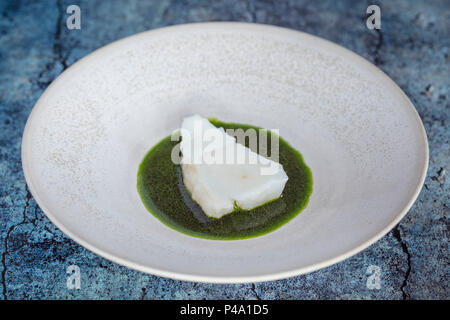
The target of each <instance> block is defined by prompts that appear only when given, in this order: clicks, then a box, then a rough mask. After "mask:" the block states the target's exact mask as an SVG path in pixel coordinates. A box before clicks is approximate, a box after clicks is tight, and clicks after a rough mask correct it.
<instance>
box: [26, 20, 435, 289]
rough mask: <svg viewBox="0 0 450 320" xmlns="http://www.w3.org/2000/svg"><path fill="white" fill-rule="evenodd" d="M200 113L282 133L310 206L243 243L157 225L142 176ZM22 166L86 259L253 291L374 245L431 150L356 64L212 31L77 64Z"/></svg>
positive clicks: (397, 102) (149, 35)
mask: <svg viewBox="0 0 450 320" xmlns="http://www.w3.org/2000/svg"><path fill="white" fill-rule="evenodd" d="M193 113H199V114H201V115H203V116H207V117H216V118H219V119H221V120H224V121H231V122H240V123H249V124H254V125H258V126H262V127H265V128H269V129H274V128H278V129H280V134H281V136H282V137H284V138H285V139H286V140H287V141H289V142H290V143H291V144H292V145H293V146H294V147H295V148H297V149H298V150H300V151H301V152H302V154H303V156H304V158H305V161H306V163H307V164H308V165H309V166H310V168H311V170H312V173H313V179H314V191H313V194H312V196H311V199H310V202H309V205H308V207H307V208H306V209H305V210H304V211H303V212H302V213H300V214H299V215H298V216H297V217H296V218H294V219H293V220H292V221H290V222H289V223H288V224H286V225H284V226H283V227H281V228H279V229H278V230H276V231H274V232H272V233H269V234H267V235H264V236H261V237H257V238H253V239H247V240H237V241H213V240H205V239H199V238H194V237H190V236H187V235H184V234H181V233H179V232H177V231H175V230H172V229H170V228H168V227H167V226H165V225H163V224H162V223H161V222H160V221H159V220H157V219H156V218H155V217H154V216H153V215H152V214H150V213H149V212H148V211H147V210H146V209H145V207H144V205H143V204H142V202H141V200H140V198H139V195H138V193H137V191H136V178H137V171H138V165H139V163H140V162H141V160H142V159H143V157H144V155H145V154H146V152H147V151H148V150H149V149H150V148H151V147H153V146H154V144H155V143H157V142H158V141H159V140H160V139H162V138H163V137H165V136H167V135H169V134H170V133H171V132H172V130H173V129H176V128H177V127H178V126H179V124H180V121H181V119H182V118H183V117H185V116H187V115H191V114H193ZM22 161H23V169H24V172H25V177H26V180H27V183H28V186H29V188H30V190H31V192H32V194H33V196H34V197H35V199H36V201H37V202H38V204H39V206H40V207H41V209H42V210H43V211H44V212H45V213H46V214H47V216H48V217H49V218H50V220H51V221H53V222H54V223H55V224H56V225H57V226H58V227H59V228H60V229H61V230H62V231H64V232H65V233H66V234H67V235H69V236H70V237H71V238H72V239H74V240H75V241H77V242H78V243H80V244H81V245H83V246H85V247H86V248H88V249H90V250H92V251H93V252H95V253H97V254H99V255H101V256H103V257H105V258H107V259H110V260H112V261H114V262H117V263H120V264H123V265H126V266H128V267H130V268H134V269H137V270H141V271H144V272H148V273H152V274H155V275H160V276H164V277H169V278H175V279H183V280H193V281H206V282H249V281H264V280H273V279H279V278H284V277H290V276H294V275H298V274H302V273H306V272H310V271H313V270H317V269H319V268H323V267H325V266H328V265H331V264H333V263H336V262H338V261H341V260H343V259H345V258H348V257H350V256H351V255H353V254H355V253H357V252H359V251H361V250H363V249H364V248H366V247H367V246H369V245H370V244H372V243H374V242H375V241H376V240H378V239H380V238H381V237H382V236H383V235H385V234H386V233H387V232H388V231H389V230H390V229H391V228H393V227H394V226H395V224H397V223H398V222H399V221H400V219H401V218H402V217H403V216H404V215H405V214H406V212H407V211H408V209H409V208H410V207H411V205H412V204H413V202H414V200H415V199H416V197H417V195H418V193H419V191H420V189H421V186H422V184H423V181H424V178H425V174H426V170H427V164H428V146H427V139H426V134H425V131H424V128H423V125H422V123H421V120H420V118H419V116H418V114H417V112H416V110H415V109H414V107H413V105H412V104H411V102H410V101H409V100H408V98H407V97H406V96H405V94H404V93H403V92H402V91H401V90H400V88H399V87H398V86H397V85H395V83H394V82H393V81H391V80H390V79H389V78H388V77H387V76H386V75H385V74H384V73H383V72H381V71H380V70H379V69H377V68H376V67H375V66H373V65H372V64H370V63H369V62H367V61H366V60H364V59H363V58H361V57H359V56H358V55H356V54H354V53H352V52H350V51H348V50H346V49H344V48H342V47H340V46H337V45H335V44H333V43H330V42H328V41H325V40H322V39H319V38H317V37H313V36H310V35H308V34H304V33H301V32H296V31H291V30H288V29H283V28H278V27H271V26H264V25H255V24H242V23H206V24H191V25H181V26H176V27H170V28H164V29H159V30H155V31H149V32H144V33H141V34H138V35H135V36H132V37H129V38H126V39H123V40H120V41H117V42H114V43H113V44H111V45H108V46H106V47H104V48H102V49H100V50H97V51H95V52H94V53H92V54H90V55H89V56H87V57H85V58H84V59H82V60H81V61H79V62H77V63H76V64H74V65H73V66H72V67H70V68H69V69H68V70H67V71H65V72H64V73H63V74H62V75H61V76H60V77H58V79H57V80H55V81H54V82H53V83H52V84H51V85H50V87H49V88H48V89H47V90H46V91H45V93H44V94H43V95H42V97H41V98H40V99H39V101H38V102H37V103H36V105H35V107H34V109H33V111H32V113H31V115H30V117H29V119H28V122H27V125H26V128H25V132H24V135H23V141H22Z"/></svg>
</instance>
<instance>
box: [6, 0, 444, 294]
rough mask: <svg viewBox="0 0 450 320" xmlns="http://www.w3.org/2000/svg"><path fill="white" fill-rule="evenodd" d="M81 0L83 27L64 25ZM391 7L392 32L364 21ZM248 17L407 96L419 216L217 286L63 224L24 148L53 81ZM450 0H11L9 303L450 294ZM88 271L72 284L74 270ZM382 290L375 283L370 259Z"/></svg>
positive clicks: (387, 20) (385, 22) (387, 16)
mask: <svg viewBox="0 0 450 320" xmlns="http://www.w3.org/2000/svg"><path fill="white" fill-rule="evenodd" d="M70 4H77V5H79V6H80V7H81V11H82V16H81V18H82V21H81V24H82V29H81V30H72V31H69V30H67V29H66V27H65V19H66V18H67V15H66V14H65V8H67V6H68V5H70ZM369 4H378V5H379V6H380V7H381V17H382V22H381V31H379V32H377V31H376V30H368V29H367V28H366V25H365V19H366V13H365V12H366V8H367V6H368V5H369ZM218 20H223V21H226V20H231V21H247V22H258V23H266V24H273V25H278V26H284V27H289V28H293V29H297V30H301V31H305V32H308V33H311V34H314V35H317V36H320V37H323V38H325V39H328V40H331V41H333V42H335V43H338V44H340V45H342V46H344V47H346V48H348V49H350V50H352V51H354V52H356V53H358V54H360V55H362V56H363V57H365V58H366V59H368V60H370V61H372V62H373V63H375V64H376V65H378V67H380V68H381V69H382V70H383V71H384V72H386V73H387V74H388V75H389V76H390V77H391V78H392V79H393V80H394V81H396V82H397V84H398V85H399V86H400V87H401V88H402V89H403V90H404V91H405V92H406V94H407V95H408V96H409V97H410V99H411V101H412V102H413V103H414V105H415V107H416V108H417V110H418V112H419V114H420V116H421V118H422V120H423V122H424V125H425V128H426V131H427V134H428V139H429V146H430V168H429V171H428V175H427V178H426V181H425V186H424V188H423V190H422V192H421V193H420V196H419V198H418V200H417V201H416V203H415V204H414V206H413V207H412V209H411V210H410V212H409V213H408V215H407V216H406V217H405V218H404V219H403V220H402V221H401V222H400V224H399V225H398V226H397V227H396V228H395V229H394V230H393V231H392V232H390V233H389V234H387V235H386V236H385V237H383V238H382V239H381V240H380V241H378V242H377V243H375V244H374V245H372V246H371V247H369V248H368V249H366V250H364V251H363V252H361V253H359V254H357V255H355V256H353V257H352V258H350V259H347V260H346V261H343V262H341V263H339V264H336V265H333V266H331V267H328V268H326V269H322V270H320V271H317V272H313V273H310V274H307V275H303V276H298V277H294V278H291V279H285V280H280V281H273V282H265V283H256V284H239V285H215V284H202V283H193V282H183V281H175V280H170V279H165V278H160V277H156V276H152V275H147V274H143V273H140V272H137V271H133V270H130V269H128V268H126V267H122V266H119V265H117V264H115V263H112V262H109V261H107V260H105V259H103V258H101V257H99V256H97V255H95V254H93V253H91V252H90V251H88V250H87V249H84V248H83V247H81V246H79V245H78V244H76V243H75V242H74V241H72V240H71V239H69V238H68V237H67V236H65V235H64V234H63V233H62V232H61V231H60V230H59V229H58V228H56V227H55V226H54V225H53V224H52V223H51V222H50V221H49V220H48V219H47V217H46V216H45V214H44V213H43V212H42V211H41V210H40V209H39V207H38V205H37V204H36V202H35V200H34V199H33V198H32V197H31V195H30V193H29V192H28V190H27V187H26V184H25V180H24V177H23V173H22V167H21V158H20V145H21V137H22V132H23V128H24V125H25V122H26V119H27V117H28V115H29V113H30V111H31V108H32V107H33V105H34V103H35V102H36V100H37V99H38V98H39V96H40V95H41V94H42V92H43V91H44V90H45V88H46V87H47V86H48V84H49V83H50V82H51V81H52V80H53V79H54V78H55V77H56V76H58V75H59V74H60V73H61V72H63V71H64V70H65V69H66V68H67V67H68V66H70V65H71V64H73V63H74V62H75V61H77V60H79V59H80V58H82V57H83V56H85V55H87V54H89V53H90V52H92V51H93V50H95V49H97V48H99V47H102V46H104V45H106V44H108V43H110V42H111V41H114V40H117V39H120V38H123V37H126V36H129V35H131V34H134V33H136V32H141V31H145V30H149V29H153V28H157V27H163V26H167V25H173V24H180V23H187V22H200V21H218ZM449 30H450V2H448V1H447V0H441V1H438V0H437V1H407V0H398V1H387V0H386V1H370V3H369V2H367V1H358V2H355V1H350V0H347V1H332V0H330V1H314V2H312V1H294V0H291V1H288V0H278V1H274V2H271V1H239V0H231V1H217V0H216V1H207V0H204V1H193V0H186V1H167V0H165V1H119V0H115V1H87V0H86V1H76V0H70V1H66V0H61V1H58V0H53V1H50V0H41V1H19V0H11V1H8V0H6V1H5V0H3V1H0V179H1V183H0V226H1V228H0V253H1V266H0V268H1V269H0V270H1V278H0V281H1V284H0V285H1V291H0V299H82V298H84V299H99V298H100V299H111V298H112V299H183V298H185V299H449V297H450V296H449V282H448V275H449V259H448V230H449V224H448V213H449V194H450V193H449V191H450V188H449V180H450V179H449V178H448V171H449V170H450V167H449V158H450V146H449V138H450V129H449V115H450V108H449V99H450V96H449V85H450V83H449V74H450V72H449V71H450V70H449V65H450V63H449V62H450V61H449V45H450V38H449V37H448V32H449ZM71 264H76V265H78V266H79V267H80V268H81V289H80V290H68V289H67V287H66V280H67V276H68V275H67V274H66V268H67V267H68V266H69V265H71ZM370 265H376V266H378V267H379V268H380V272H381V289H379V290H370V289H368V288H367V286H366V282H367V280H368V277H369V276H368V275H367V274H366V271H367V268H368V267H369V266H370Z"/></svg>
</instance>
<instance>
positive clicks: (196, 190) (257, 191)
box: [180, 115, 288, 218]
mask: <svg viewBox="0 0 450 320" xmlns="http://www.w3.org/2000/svg"><path fill="white" fill-rule="evenodd" d="M181 137H182V141H181V143H180V150H181V152H182V155H183V156H182V159H181V168H182V172H183V181H184V184H185V186H186V188H187V190H188V191H189V192H190V194H191V196H192V199H193V200H194V201H195V202H197V203H198V204H199V205H200V207H201V208H202V210H203V211H204V212H205V214H206V215H208V216H210V217H213V218H220V217H222V216H224V215H225V214H228V213H230V212H232V211H233V210H234V209H235V205H237V206H238V207H239V208H241V209H244V210H250V209H253V208H255V207H258V206H260V205H263V204H264V203H266V202H268V201H271V200H274V199H277V198H279V197H280V195H281V193H282V192H283V189H284V186H285V185H286V182H287V180H288V177H287V175H286V172H285V171H284V169H283V166H282V165H281V164H279V163H278V162H275V161H272V160H269V159H267V158H264V157H262V156H260V155H259V154H257V153H255V152H253V151H251V150H250V149H249V148H247V147H245V146H244V145H241V144H239V143H237V142H236V139H235V138H234V137H232V136H230V135H228V134H227V133H225V131H224V130H223V128H216V127H215V126H214V125H212V124H211V123H210V122H209V121H208V120H207V119H205V118H202V117H200V116H198V115H195V116H191V117H187V118H185V119H184V120H183V123H182V126H181ZM229 155H232V156H234V157H232V158H230V159H231V160H233V159H235V158H236V157H241V159H247V161H245V163H242V162H240V163H236V161H233V163H229V162H230V161H228V162H227V161H226V160H227V157H228V156H229ZM249 159H252V160H253V162H250V160H249ZM224 162H225V163H224ZM269 166H270V167H271V168H272V169H276V170H272V171H271V173H272V174H267V173H266V174H263V172H264V170H263V168H268V167H269Z"/></svg>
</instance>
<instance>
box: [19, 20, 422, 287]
mask: <svg viewBox="0 0 450 320" xmlns="http://www.w3.org/2000/svg"><path fill="white" fill-rule="evenodd" d="M205 27H209V28H222V29H223V28H228V29H230V28H234V29H240V28H241V29H242V28H243V29H247V30H246V31H252V30H254V31H255V32H258V31H259V32H261V31H264V30H266V31H271V32H275V33H284V34H286V35H287V34H288V33H292V35H293V36H298V37H307V38H310V39H311V40H315V41H318V42H321V43H322V44H325V45H327V46H331V47H333V49H337V50H338V51H340V52H342V53H343V54H345V55H347V56H351V57H353V58H354V59H355V60H357V62H359V63H364V64H368V65H370V67H371V68H372V69H373V72H377V73H378V74H379V75H381V76H383V78H385V80H386V82H387V83H388V84H389V85H390V86H392V87H393V89H395V90H396V91H398V92H399V93H400V94H401V96H402V97H403V98H404V99H405V101H406V104H407V105H408V106H409V109H411V110H410V111H412V113H413V114H414V116H415V118H416V121H417V123H418V126H419V130H420V133H421V138H422V140H423V141H422V142H423V144H424V151H425V152H424V154H423V155H422V156H423V159H422V160H423V163H424V164H423V167H422V172H421V174H420V179H419V181H418V184H417V185H416V187H415V190H414V192H413V194H412V196H411V198H410V199H409V201H408V202H407V203H406V205H405V206H404V207H403V209H402V210H400V211H399V213H398V214H397V215H396V217H395V218H394V219H393V220H392V221H391V222H390V223H389V224H388V225H387V226H385V227H384V228H383V229H382V230H380V231H379V232H378V233H376V234H375V235H374V236H372V237H371V238H370V239H368V240H366V241H365V242H363V243H361V244H360V245H358V246H356V247H355V248H353V249H350V250H347V251H346V252H344V253H341V254H339V255H337V256H335V257H334V258H331V259H326V260H324V261H321V262H317V263H315V264H312V265H309V266H305V267H299V268H293V269H289V270H283V271H279V272H269V273H264V274H258V275H251V276H209V275H200V274H192V273H182V272H174V271H167V270H163V269H160V268H154V267H149V266H146V265H142V264H140V263H137V262H133V261H131V260H128V259H124V258H122V257H120V256H118V255H115V254H113V253H110V252H108V251H106V250H103V249H101V248H99V247H98V246H94V245H92V244H90V243H88V242H87V241H85V240H84V239H82V238H81V237H79V236H78V235H76V234H75V233H73V232H71V231H70V229H69V227H66V226H65V225H64V224H63V223H61V222H59V220H58V219H57V218H56V216H55V215H53V214H52V212H51V211H50V210H49V209H48V208H47V207H46V206H45V204H44V202H43V201H42V200H41V198H40V197H39V193H38V191H37V188H36V187H35V186H34V184H33V181H32V179H31V174H30V169H29V168H28V164H27V152H28V151H27V150H28V140H29V138H28V136H29V134H28V132H29V130H30V126H31V124H32V123H33V119H34V118H35V117H36V114H37V113H38V112H39V107H40V106H41V104H42V101H43V100H44V98H45V96H46V95H47V94H48V92H50V91H51V90H50V89H51V88H52V87H53V86H54V85H55V83H57V82H61V81H62V79H64V77H66V76H67V74H68V72H67V71H68V70H72V71H73V70H75V69H76V68H79V67H80V66H81V65H82V64H83V63H84V62H85V61H86V60H88V59H91V58H92V57H94V56H97V55H99V54H101V53H103V52H105V51H106V50H111V48H113V47H114V46H117V45H120V44H122V43H123V42H125V41H130V40H131V39H133V38H135V37H140V36H144V35H147V34H151V35H154V34H156V33H163V32H171V31H179V30H182V29H191V30H193V29H194V30H195V29H199V28H205ZM21 161H22V169H23V173H24V177H25V181H26V184H27V186H28V190H29V191H30V193H31V195H32V196H33V197H34V199H35V200H36V203H37V205H39V207H40V209H41V210H42V211H43V212H44V213H45V214H46V216H47V217H48V218H49V219H50V221H51V222H52V223H53V224H55V225H56V226H57V227H58V228H59V229H60V230H61V231H62V232H63V233H64V234H66V235H67V236H68V237H69V238H71V239H72V240H74V241H75V242H77V243H78V244H79V245H81V246H83V247H85V248H86V249H88V250H89V251H91V252H93V253H95V254H97V255H99V256H101V257H103V258H105V259H107V260H110V261H112V262H115V263H118V264H120V265H123V266H125V267H128V268H131V269H134V270H138V271H141V272H144V273H148V274H153V275H156V276H161V277H166V278H171V279H175V280H183V281H193V282H203V283H222V284H225V283H230V284H231V283H250V282H263V281H273V280H280V279H285V278H290V277H294V276H298V275H302V274H306V273H310V272H313V271H317V270H319V269H322V268H326V267H328V266H331V265H333V264H336V263H339V262H341V261H343V260H345V259H348V258H350V257H351V256H353V255H355V254H357V253H359V252H361V251H363V250H364V249H366V248H367V247H369V246H371V245H372V244H373V243H375V242H377V241H378V240H380V239H381V238H382V237H384V236H385V235H386V234H387V233H388V232H389V231H391V230H392V229H393V228H394V227H395V226H396V225H397V224H398V223H399V222H400V221H401V220H402V219H403V217H404V216H405V215H406V214H407V213H408V211H409V209H410V208H411V207H412V205H413V204H414V202H415V201H416V199H417V197H418V196H419V194H420V191H421V190H422V188H423V184H424V182H425V178H426V175H427V171H428V166H429V145H428V139H427V134H426V131H425V127H424V125H423V122H422V119H421V118H420V116H419V113H418V112H417V109H416V108H415V107H414V105H413V104H412V102H411V101H410V99H409V98H408V96H407V95H406V94H405V93H404V92H403V90H402V89H401V88H400V87H399V86H398V85H397V84H396V83H395V82H394V81H393V80H392V79H391V78H390V77H389V76H388V75H387V74H386V73H385V72H383V71H382V70H381V69H380V68H378V67H377V66H376V65H374V64H373V63H371V62H370V61H368V60H367V59H365V58H363V57H362V56H360V55H358V54H357V53H355V52H353V51H351V50H349V49H347V48H345V47H343V46H341V45H339V44H336V43H334V42H332V41H329V40H327V39H324V38H321V37H318V36H314V35H311V34H309V33H306V32H302V31H298V30H294V29H290V28H285V27H279V26H274V25H268V24H258V23H248V22H231V21H230V22H197V23H187V24H178V25H172V26H166V27H160V28H156V29H150V30H147V31H143V32H139V33H136V34H133V35H130V36H127V37H124V38H121V39H119V40H116V41H113V42H111V43H109V44H107V45H105V46H102V47H100V48H98V49H96V50H94V51H93V52H91V53H89V54H87V55H86V56H84V57H83V58H81V59H79V60H78V61H76V62H75V63H74V64H73V65H71V66H70V67H69V68H67V69H66V70H65V71H63V72H62V73H61V74H60V75H58V77H56V78H55V79H54V80H53V81H52V83H51V84H50V85H49V86H48V87H47V88H46V89H45V91H44V92H43V93H42V94H41V96H40V97H39V99H38V100H37V101H36V103H35V104H34V106H33V108H32V110H31V112H30V114H29V116H28V119H27V122H26V124H25V127H24V130H23V134H22V143H21Z"/></svg>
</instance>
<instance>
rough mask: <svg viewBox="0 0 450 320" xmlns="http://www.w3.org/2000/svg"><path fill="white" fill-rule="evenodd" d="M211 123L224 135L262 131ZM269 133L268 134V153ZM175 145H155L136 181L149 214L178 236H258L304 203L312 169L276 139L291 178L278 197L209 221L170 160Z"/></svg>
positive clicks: (282, 220)
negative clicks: (224, 131) (231, 131)
mask: <svg viewBox="0 0 450 320" xmlns="http://www.w3.org/2000/svg"><path fill="white" fill-rule="evenodd" d="M210 121H211V123H212V124H214V125H215V126H216V127H223V128H224V129H225V130H226V129H239V128H242V129H243V130H246V129H250V128H253V129H256V130H258V129H260V128H258V127H254V126H250V125H245V124H235V123H225V122H221V121H218V120H215V119H210ZM271 134H273V133H270V132H268V134H267V137H268V144H267V146H268V150H270V141H271V140H270V136H271ZM246 142H247V141H246ZM177 143H178V141H171V140H170V136H169V137H167V138H164V139H163V140H161V141H160V142H159V143H158V144H157V145H156V146H154V147H153V148H152V149H151V150H150V151H149V152H148V153H147V155H146V156H145V158H144V160H143V161H142V163H141V165H140V167H139V172H138V180H137V181H138V182H137V188H138V192H139V194H140V196H141V199H142V201H143V203H144V205H145V206H146V208H147V209H148V211H150V212H151V213H152V214H153V215H154V216H155V217H156V218H158V219H159V220H160V221H161V222H163V223H164V224H166V225H167V226H169V227H171V228H173V229H175V230H177V231H180V232H182V233H184V234H187V235H191V236H194V237H199V238H206V239H216V240H236V239H246V238H251V237H256V236H260V235H263V234H266V233H269V232H271V231H273V230H275V229H277V228H279V227H281V226H282V225H284V224H285V223H287V222H288V221H290V220H291V219H292V218H294V217H295V216H296V215H297V214H299V213H300V211H302V210H303V209H304V208H305V207H306V205H307V204H308V200H309V197H310V195H311V192H312V184H313V182H312V175H311V170H310V169H309V168H308V167H307V166H306V164H305V163H304V161H303V158H302V155H301V154H300V153H299V152H298V151H297V150H295V149H294V148H292V147H291V146H290V145H289V144H288V143H287V142H286V141H285V140H283V139H282V138H281V137H280V140H279V162H280V163H281V164H282V165H283V168H284V170H285V171H286V174H287V175H288V177H289V180H288V181H287V183H286V186H285V188H284V191H283V193H282V196H281V197H280V198H279V199H276V200H273V201H271V202H269V203H266V204H264V205H262V206H260V207H257V208H254V209H252V210H249V211H245V210H240V209H237V210H235V211H233V212H232V213H230V214H227V215H225V216H223V217H222V218H220V219H213V218H209V217H208V216H206V215H205V214H204V213H203V211H202V209H201V208H200V206H199V205H198V204H197V203H196V202H195V201H193V200H192V198H191V196H190V195H189V193H188V191H187V190H186V188H185V186H184V183H183V178H182V172H181V167H180V166H179V165H176V164H174V163H173V162H172V160H171V152H172V149H173V147H174V146H175V145H176V144H177Z"/></svg>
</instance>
